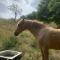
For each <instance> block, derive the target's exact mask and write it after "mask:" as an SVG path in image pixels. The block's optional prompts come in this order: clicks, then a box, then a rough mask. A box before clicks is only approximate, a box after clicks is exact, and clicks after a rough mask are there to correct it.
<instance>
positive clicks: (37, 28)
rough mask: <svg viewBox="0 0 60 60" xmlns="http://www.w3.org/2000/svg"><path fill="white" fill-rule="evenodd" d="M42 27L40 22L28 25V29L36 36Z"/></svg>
mask: <svg viewBox="0 0 60 60" xmlns="http://www.w3.org/2000/svg"><path fill="white" fill-rule="evenodd" d="M42 28H43V25H41V26H40V24H36V25H35V24H34V23H33V24H31V25H29V29H28V30H29V31H30V32H31V33H32V34H33V35H34V36H35V37H36V38H37V37H38V35H39V32H40V30H41V29H42Z"/></svg>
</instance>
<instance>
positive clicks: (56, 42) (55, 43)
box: [49, 38, 60, 50]
mask: <svg viewBox="0 0 60 60" xmlns="http://www.w3.org/2000/svg"><path fill="white" fill-rule="evenodd" d="M49 48H50V49H57V50H59V49H60V39H55V38H54V39H53V40H51V41H50V43H49Z"/></svg>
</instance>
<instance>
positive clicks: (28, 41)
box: [0, 20, 60, 60]
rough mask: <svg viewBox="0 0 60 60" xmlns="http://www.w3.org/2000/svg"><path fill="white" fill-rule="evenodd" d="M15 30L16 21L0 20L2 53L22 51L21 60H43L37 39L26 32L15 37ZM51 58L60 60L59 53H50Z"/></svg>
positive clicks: (0, 48)
mask: <svg viewBox="0 0 60 60" xmlns="http://www.w3.org/2000/svg"><path fill="white" fill-rule="evenodd" d="M50 25H53V26H54V24H50ZM15 29H16V23H15V22H14V21H9V20H0V51H1V50H6V49H11V50H16V51H22V52H23V57H22V59H21V60H41V59H42V55H41V52H40V49H39V47H38V43H37V40H36V39H35V37H34V36H33V35H32V34H31V33H30V32H29V31H24V32H22V33H21V34H19V36H17V37H15V36H14V31H15ZM49 56H50V59H51V60H60V52H59V51H54V50H53V51H50V55H49Z"/></svg>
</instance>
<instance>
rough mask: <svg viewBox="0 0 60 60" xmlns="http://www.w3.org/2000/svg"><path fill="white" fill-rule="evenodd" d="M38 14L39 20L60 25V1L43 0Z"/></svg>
mask: <svg viewBox="0 0 60 60" xmlns="http://www.w3.org/2000/svg"><path fill="white" fill-rule="evenodd" d="M37 13H38V19H39V20H42V21H44V22H47V23H49V22H52V21H54V22H55V23H56V24H60V0H42V1H41V2H40V4H39V5H38V12H37Z"/></svg>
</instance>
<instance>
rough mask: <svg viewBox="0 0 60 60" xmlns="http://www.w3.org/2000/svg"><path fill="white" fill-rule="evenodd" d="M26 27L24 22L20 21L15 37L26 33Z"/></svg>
mask: <svg viewBox="0 0 60 60" xmlns="http://www.w3.org/2000/svg"><path fill="white" fill-rule="evenodd" d="M24 26H25V22H24V20H21V21H19V22H18V24H17V29H16V30H15V32H14V35H15V36H17V35H18V34H19V33H21V32H22V31H24V30H25V27H24Z"/></svg>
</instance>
